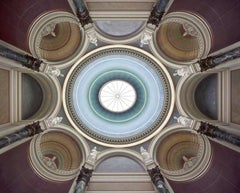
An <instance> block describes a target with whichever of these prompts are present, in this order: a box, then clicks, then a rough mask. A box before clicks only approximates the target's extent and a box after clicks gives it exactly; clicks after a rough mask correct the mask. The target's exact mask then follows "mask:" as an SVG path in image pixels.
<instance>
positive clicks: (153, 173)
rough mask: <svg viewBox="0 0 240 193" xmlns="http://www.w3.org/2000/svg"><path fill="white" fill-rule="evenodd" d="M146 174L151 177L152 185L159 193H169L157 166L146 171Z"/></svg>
mask: <svg viewBox="0 0 240 193" xmlns="http://www.w3.org/2000/svg"><path fill="white" fill-rule="evenodd" d="M148 174H149V176H150V177H151V180H152V182H153V184H154V185H155V186H156V188H157V190H158V192H159V193H169V191H168V189H167V188H166V185H165V183H164V178H163V176H162V174H161V172H160V169H159V167H158V166H156V167H155V168H152V169H150V170H148Z"/></svg>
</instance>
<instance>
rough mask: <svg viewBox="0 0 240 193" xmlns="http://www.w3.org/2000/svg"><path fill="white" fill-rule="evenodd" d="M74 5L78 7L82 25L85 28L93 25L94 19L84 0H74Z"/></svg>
mask: <svg viewBox="0 0 240 193" xmlns="http://www.w3.org/2000/svg"><path fill="white" fill-rule="evenodd" d="M73 2H74V5H75V7H76V11H77V17H78V19H79V21H80V23H81V25H82V27H84V26H85V25H87V24H89V23H93V21H92V18H91V17H90V15H89V11H88V10H87V8H86V6H85V3H84V1H83V0H73Z"/></svg>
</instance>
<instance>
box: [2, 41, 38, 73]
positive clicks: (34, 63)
mask: <svg viewBox="0 0 240 193" xmlns="http://www.w3.org/2000/svg"><path fill="white" fill-rule="evenodd" d="M0 56H3V57H6V58H9V59H11V60H15V61H17V62H20V63H21V64H22V65H23V66H25V67H27V68H30V69H32V70H35V71H39V68H40V65H41V63H42V61H41V60H39V59H36V58H34V57H32V56H29V55H23V54H20V53H18V52H15V51H13V50H10V49H9V48H6V47H4V46H0Z"/></svg>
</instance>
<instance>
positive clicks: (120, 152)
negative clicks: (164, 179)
mask: <svg viewBox="0 0 240 193" xmlns="http://www.w3.org/2000/svg"><path fill="white" fill-rule="evenodd" d="M113 156H124V157H128V158H130V159H132V160H134V161H136V162H137V163H138V164H139V165H141V166H142V167H143V168H145V166H144V163H143V161H142V156H141V155H140V154H139V153H137V152H136V151H133V150H131V149H114V148H111V149H107V150H104V151H102V152H101V153H99V155H98V157H97V161H96V165H95V166H96V167H97V166H98V165H99V164H101V162H103V161H104V160H106V159H108V158H110V157H113Z"/></svg>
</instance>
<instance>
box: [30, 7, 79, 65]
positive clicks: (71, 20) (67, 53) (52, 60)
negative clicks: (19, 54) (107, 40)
mask: <svg viewBox="0 0 240 193" xmlns="http://www.w3.org/2000/svg"><path fill="white" fill-rule="evenodd" d="M28 44H29V49H30V52H31V54H32V55H33V56H34V57H37V58H41V59H44V60H46V61H47V63H49V64H63V63H65V64H66V63H73V62H72V60H74V59H76V58H77V56H79V55H81V49H82V47H83V44H84V32H83V30H82V29H81V28H80V26H79V23H78V21H77V19H76V17H75V16H74V15H73V14H71V13H68V12H63V11H53V12H49V13H45V14H43V15H41V16H40V17H39V18H38V19H36V20H35V21H34V22H33V24H32V26H31V28H30V29H29V34H28Z"/></svg>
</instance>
